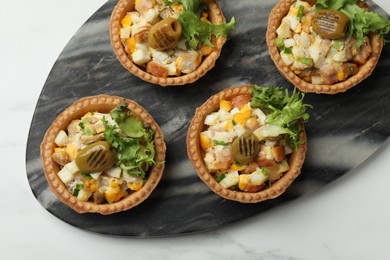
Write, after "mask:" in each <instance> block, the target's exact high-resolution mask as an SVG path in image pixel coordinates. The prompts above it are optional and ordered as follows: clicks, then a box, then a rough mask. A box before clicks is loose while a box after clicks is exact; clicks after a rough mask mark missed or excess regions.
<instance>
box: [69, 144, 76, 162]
mask: <svg viewBox="0 0 390 260" xmlns="http://www.w3.org/2000/svg"><path fill="white" fill-rule="evenodd" d="M66 152H67V153H68V156H69V159H70V160H71V161H73V160H74V159H76V156H77V153H78V152H79V149H78V148H77V147H76V146H75V145H74V144H68V146H66Z"/></svg>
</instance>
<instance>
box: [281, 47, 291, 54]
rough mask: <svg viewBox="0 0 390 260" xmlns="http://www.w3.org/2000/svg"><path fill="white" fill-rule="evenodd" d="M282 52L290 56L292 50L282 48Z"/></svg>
mask: <svg viewBox="0 0 390 260" xmlns="http://www.w3.org/2000/svg"><path fill="white" fill-rule="evenodd" d="M283 52H284V53H286V54H291V53H292V49H291V48H286V47H284V48H283Z"/></svg>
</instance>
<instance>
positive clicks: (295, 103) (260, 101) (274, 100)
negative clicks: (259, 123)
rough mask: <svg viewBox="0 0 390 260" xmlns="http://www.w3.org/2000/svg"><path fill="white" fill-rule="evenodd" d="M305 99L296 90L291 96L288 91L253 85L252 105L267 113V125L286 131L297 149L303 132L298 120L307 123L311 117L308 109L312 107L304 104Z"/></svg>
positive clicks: (292, 144)
mask: <svg viewBox="0 0 390 260" xmlns="http://www.w3.org/2000/svg"><path fill="white" fill-rule="evenodd" d="M303 98H304V94H303V93H301V94H300V92H298V91H296V89H294V92H293V93H292V94H291V96H290V95H289V93H288V90H287V89H286V90H283V89H282V88H280V87H262V86H258V85H252V99H251V103H250V105H251V107H252V108H260V109H261V110H263V111H264V112H266V119H265V124H271V125H277V126H279V127H281V128H282V129H284V130H285V131H286V132H287V133H288V140H289V142H290V144H291V146H292V147H293V148H294V149H296V148H297V147H298V145H299V132H300V131H301V128H300V126H299V124H298V120H299V119H303V120H304V121H307V120H308V119H309V117H310V116H309V114H308V113H307V112H306V108H309V107H312V106H311V105H308V104H304V103H303Z"/></svg>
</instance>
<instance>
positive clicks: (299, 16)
mask: <svg viewBox="0 0 390 260" xmlns="http://www.w3.org/2000/svg"><path fill="white" fill-rule="evenodd" d="M303 11H305V7H304V6H303V5H300V6H299V9H298V13H297V17H298V19H302V15H303Z"/></svg>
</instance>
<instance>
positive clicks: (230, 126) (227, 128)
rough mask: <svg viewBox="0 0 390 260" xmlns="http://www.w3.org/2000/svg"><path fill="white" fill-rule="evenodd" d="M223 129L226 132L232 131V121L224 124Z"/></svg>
mask: <svg viewBox="0 0 390 260" xmlns="http://www.w3.org/2000/svg"><path fill="white" fill-rule="evenodd" d="M225 129H226V130H228V131H230V130H232V129H233V121H232V120H230V121H228V122H227V123H226V125H225Z"/></svg>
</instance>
